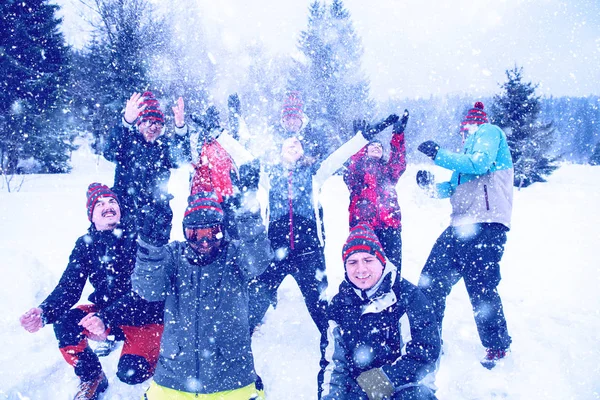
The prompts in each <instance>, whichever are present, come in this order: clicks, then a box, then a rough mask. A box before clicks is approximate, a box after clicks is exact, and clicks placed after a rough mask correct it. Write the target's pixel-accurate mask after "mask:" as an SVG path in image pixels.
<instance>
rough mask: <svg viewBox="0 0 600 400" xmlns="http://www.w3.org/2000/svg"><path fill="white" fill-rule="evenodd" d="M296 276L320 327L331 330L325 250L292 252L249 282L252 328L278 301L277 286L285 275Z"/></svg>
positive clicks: (309, 308)
mask: <svg viewBox="0 0 600 400" xmlns="http://www.w3.org/2000/svg"><path fill="white" fill-rule="evenodd" d="M288 275H292V276H293V277H294V279H295V280H296V283H297V284H298V287H299V288H300V291H301V292H302V296H303V297H304V303H305V304H306V307H307V308H308V312H309V314H310V316H311V318H312V320H313V321H314V323H315V325H316V326H317V328H318V329H319V332H326V331H327V315H326V311H325V310H326V307H327V301H326V300H321V299H320V296H321V294H322V293H323V292H324V291H325V290H326V289H327V275H326V273H325V256H324V254H323V250H322V249H321V248H318V249H316V250H312V249H311V250H304V251H302V250H301V251H291V252H290V253H289V254H288V255H287V256H286V257H285V258H283V259H282V260H277V261H274V262H272V263H271V264H270V265H269V266H268V267H267V269H266V270H265V272H263V273H262V274H261V275H260V276H258V277H257V278H256V279H254V280H252V281H251V282H250V285H249V290H248V292H249V297H250V329H251V330H254V328H255V327H256V326H257V325H258V324H260V322H261V321H262V319H263V317H264V316H265V313H266V312H267V310H268V309H269V305H271V304H272V305H273V306H275V305H276V304H277V289H278V288H279V285H281V282H283V280H284V278H285V277H286V276H288Z"/></svg>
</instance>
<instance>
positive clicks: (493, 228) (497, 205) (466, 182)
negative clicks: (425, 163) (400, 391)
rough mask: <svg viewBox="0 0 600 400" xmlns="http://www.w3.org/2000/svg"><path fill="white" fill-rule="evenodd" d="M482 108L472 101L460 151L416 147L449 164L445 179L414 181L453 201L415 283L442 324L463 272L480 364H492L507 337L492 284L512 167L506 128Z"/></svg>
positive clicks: (426, 176) (421, 176)
mask: <svg viewBox="0 0 600 400" xmlns="http://www.w3.org/2000/svg"><path fill="white" fill-rule="evenodd" d="M483 108H484V106H483V103H481V102H476V103H475V106H474V107H473V108H472V109H470V110H469V112H468V113H467V115H466V117H465V119H464V120H463V122H462V126H463V128H462V129H461V132H462V133H463V141H464V145H463V150H462V151H461V152H460V153H452V152H450V151H448V150H445V149H442V148H440V147H439V146H438V145H437V144H436V143H435V142H433V141H426V142H423V143H421V144H420V145H419V147H418V149H419V151H421V152H422V153H424V154H425V155H427V156H428V157H430V158H431V159H433V161H434V163H435V164H436V165H439V166H440V167H444V168H446V169H449V170H451V171H453V172H452V177H451V178H450V181H448V182H442V183H437V184H436V183H435V180H434V177H433V175H432V174H431V173H430V172H428V171H419V172H418V173H417V183H418V184H419V186H421V187H422V188H424V189H426V190H427V191H429V193H430V194H431V195H432V196H434V197H439V198H447V197H450V203H451V204H452V215H451V216H450V217H451V222H450V226H449V227H448V228H447V229H446V230H445V231H444V232H443V233H442V234H441V235H440V237H439V238H438V239H437V241H436V242H435V244H434V245H433V248H432V249H431V253H430V254H429V258H428V259H427V262H426V263H425V266H424V267H423V270H422V271H421V277H420V279H419V287H420V288H421V289H422V290H423V292H424V293H425V295H426V296H427V297H428V298H429V299H430V300H431V302H432V304H433V309H434V310H435V313H436V317H437V320H438V323H439V325H440V331H441V327H442V320H443V318H444V311H445V308H446V297H447V296H448V295H449V294H450V291H451V290H452V287H453V286H454V285H455V284H456V283H457V282H458V281H459V280H460V279H461V278H464V281H465V286H466V288H467V292H468V294H469V298H470V299H471V305H472V306H473V312H474V315H475V323H476V325H477V331H478V332H479V338H480V339H481V343H482V344H483V346H484V347H485V348H486V355H485V357H484V359H483V360H482V364H483V365H484V366H485V367H486V368H492V367H493V366H494V365H495V363H496V361H498V360H499V359H502V358H504V357H505V356H506V353H507V351H508V350H509V346H510V343H511V338H510V336H509V334H508V329H507V326H506V319H505V317H504V311H503V307H502V301H501V299H500V295H499V294H498V289H497V286H498V284H499V283H500V264H499V263H500V260H501V258H502V254H503V253H504V245H505V243H506V232H507V231H508V230H509V228H510V221H511V213H512V199H513V174H514V172H513V162H512V157H511V154H510V150H509V148H508V144H507V142H506V135H505V134H504V132H503V131H502V130H501V129H500V128H499V127H498V126H496V125H492V124H490V123H488V119H487V115H486V113H485V112H484V111H483Z"/></svg>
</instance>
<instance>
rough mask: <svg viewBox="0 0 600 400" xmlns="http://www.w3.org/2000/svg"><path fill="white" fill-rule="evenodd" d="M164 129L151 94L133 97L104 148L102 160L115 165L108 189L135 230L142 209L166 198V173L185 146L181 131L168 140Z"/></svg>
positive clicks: (128, 101)
mask: <svg viewBox="0 0 600 400" xmlns="http://www.w3.org/2000/svg"><path fill="white" fill-rule="evenodd" d="M176 122H177V121H176ZM164 129H165V116H164V114H163V112H162V111H161V109H160V104H159V102H158V100H157V99H156V98H155V97H154V95H153V94H152V92H144V93H143V94H140V93H133V94H132V95H131V97H130V98H129V100H127V104H126V106H125V112H124V114H123V118H122V121H121V124H119V125H118V126H116V127H115V128H114V129H113V131H112V132H111V134H110V135H109V136H108V138H107V141H106V144H105V147H104V157H105V158H106V159H107V160H108V161H111V162H114V163H115V164H116V168H115V179H114V186H113V188H112V189H113V190H114V191H115V192H116V193H117V195H118V196H119V199H120V200H121V207H122V208H123V211H124V213H123V214H124V215H125V216H126V217H127V218H131V219H132V220H133V226H135V227H137V228H139V226H140V223H141V218H142V217H141V215H140V214H141V210H142V208H143V207H144V206H145V205H148V204H152V203H153V202H154V199H156V198H160V197H161V196H166V195H167V185H168V183H169V178H170V176H171V172H170V169H171V168H176V167H177V166H178V160H177V159H176V156H175V154H176V153H177V149H181V148H183V147H184V146H186V139H187V136H186V135H185V131H181V130H176V133H177V134H176V135H173V136H172V137H168V136H166V135H164V136H163V132H164Z"/></svg>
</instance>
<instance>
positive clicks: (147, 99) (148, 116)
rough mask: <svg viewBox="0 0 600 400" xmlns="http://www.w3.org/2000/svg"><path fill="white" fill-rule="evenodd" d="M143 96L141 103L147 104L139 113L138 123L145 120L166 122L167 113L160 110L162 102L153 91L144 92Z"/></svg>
mask: <svg viewBox="0 0 600 400" xmlns="http://www.w3.org/2000/svg"><path fill="white" fill-rule="evenodd" d="M142 98H143V99H144V100H143V101H142V103H141V105H145V106H146V108H144V109H143V110H142V111H141V112H140V114H139V115H138V120H137V124H138V125H139V124H141V123H142V122H144V121H158V122H160V123H163V124H164V123H165V115H164V114H163V112H162V111H161V110H160V104H159V102H158V100H156V98H155V97H154V94H152V92H144V93H143V94H142Z"/></svg>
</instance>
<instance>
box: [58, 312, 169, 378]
mask: <svg viewBox="0 0 600 400" xmlns="http://www.w3.org/2000/svg"><path fill="white" fill-rule="evenodd" d="M95 311H96V310H95V306H93V305H83V306H78V307H75V308H73V309H71V310H69V311H67V312H66V313H65V314H63V315H62V316H61V318H59V319H58V320H57V321H56V322H55V323H54V332H55V334H56V338H57V339H58V347H59V348H60V351H61V353H62V355H63V357H64V358H65V360H66V361H67V363H69V364H70V365H72V366H73V367H74V368H75V374H76V375H77V376H79V378H80V379H81V380H82V381H89V380H92V379H94V378H95V377H97V376H98V375H99V374H100V373H101V372H102V366H101V365H100V361H99V360H98V356H97V355H96V354H94V352H93V351H92V349H91V348H90V346H89V345H88V339H92V340H99V339H98V338H97V337H95V335H93V334H91V333H90V332H88V331H87V330H86V329H84V328H83V327H82V326H80V325H79V321H81V319H82V318H83V317H84V316H86V315H87V314H89V313H92V312H95ZM138 320H139V318H138ZM135 322H139V321H135ZM162 331H163V325H162V324H157V323H152V322H150V321H149V322H148V323H145V324H143V325H139V326H134V325H133V321H132V325H122V326H119V327H117V328H114V329H111V331H110V334H114V335H115V337H116V338H117V340H124V341H125V343H124V344H123V350H122V352H121V357H120V359H119V366H118V371H117V376H118V377H119V379H120V380H121V381H123V382H125V383H128V384H130V385H135V384H138V383H141V382H143V381H145V380H146V379H148V378H150V377H151V376H152V375H153V374H154V369H155V368H156V363H157V362H158V355H159V351H160V338H161V336H162Z"/></svg>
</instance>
